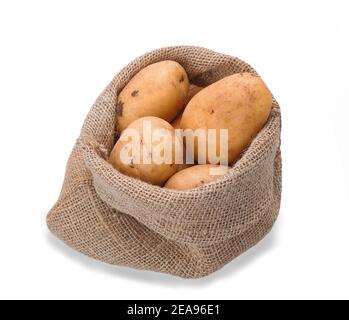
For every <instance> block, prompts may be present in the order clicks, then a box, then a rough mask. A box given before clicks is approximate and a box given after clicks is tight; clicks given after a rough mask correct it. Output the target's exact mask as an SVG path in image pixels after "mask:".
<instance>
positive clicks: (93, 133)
mask: <svg viewBox="0 0 349 320" xmlns="http://www.w3.org/2000/svg"><path fill="white" fill-rule="evenodd" d="M167 59H169V60H175V61H177V62H178V63H180V64H181V65H182V66H183V67H184V68H185V69H186V71H187V73H188V75H189V78H190V80H191V82H192V83H194V84H197V85H205V86H206V85H209V84H211V83H213V82H215V81H217V80H219V79H221V78H223V77H225V76H228V75H231V74H234V73H238V72H243V71H249V72H255V71H254V70H253V69H252V68H251V67H250V66H249V65H248V64H246V63H245V62H243V61H241V60H239V59H237V58H234V57H230V56H227V55H223V54H219V53H216V52H213V51H210V50H207V49H203V48H198V47H187V46H179V47H170V48H163V49H159V50H155V51H152V52H150V53H147V54H145V55H143V56H141V57H139V58H138V59H136V60H134V61H133V62H131V63H130V64H129V65H128V66H126V67H125V68H124V69H122V70H121V71H120V72H119V73H118V74H117V75H116V77H115V78H114V79H113V81H112V82H111V83H110V84H109V86H108V87H107V88H106V89H105V90H104V92H103V93H102V94H101V95H100V97H99V98H98V99H97V101H96V102H95V103H94V105H93V106H92V109H91V111H90V113H89V114H88V116H87V119H86V121H85V124H84V126H83V128H82V131H81V135H80V137H79V139H78V140H77V143H76V145H75V147H74V150H73V152H72V154H71V157H70V159H69V162H68V165H67V172H66V177H65V181H64V185H63V190H62V192H61V195H60V197H59V200H58V202H57V203H56V204H55V206H54V207H53V209H52V210H51V211H50V213H49V215H48V217H47V223H48V227H49V229H50V230H51V231H52V232H53V233H54V234H55V235H56V236H57V237H58V238H60V239H62V240H63V241H64V242H65V243H66V244H68V245H69V246H71V247H72V248H74V249H76V250H78V251H80V252H82V253H84V254H85V255H88V256H90V257H92V258H95V259H98V260H100V261H103V262H106V263H109V264H116V265H123V266H128V267H133V268H138V269H144V270H152V271H157V272H164V273H169V274H172V275H176V276H180V277H184V278H198V277H203V276H206V275H208V274H211V273H213V272H215V271H216V270H218V269H220V268H221V267H223V266H224V265H225V264H227V263H228V262H230V261H231V260H232V259H234V258H235V257H237V256H239V255H240V254H242V253H243V252H244V251H246V250H248V249H249V248H251V247H252V246H254V245H255V244H257V243H258V242H259V241H260V240H261V239H262V238H263V237H264V236H265V235H266V234H267V233H268V232H269V231H270V230H271V228H272V226H273V224H274V222H275V220H276V218H277V216H278V212H279V206H280V197H281V155H280V129H281V116H280V109H279V106H278V104H277V102H276V101H275V100H274V104H273V109H272V113H271V116H270V118H269V120H268V122H267V124H266V126H265V127H264V129H263V130H262V131H261V132H260V133H259V134H258V136H257V137H256V139H255V140H254V141H253V143H252V144H251V146H250V147H249V148H248V149H247V150H246V151H245V153H244V154H243V156H242V157H241V158H240V159H239V160H238V161H237V162H236V163H235V164H234V165H233V167H232V168H231V169H230V170H229V171H228V173H227V174H226V175H225V177H224V178H223V179H222V180H218V181H216V182H213V183H212V184H209V185H206V186H203V187H200V188H198V189H194V190H189V191H185V192H178V191H174V190H169V189H163V188H160V187H157V186H153V185H150V184H147V183H144V182H141V181H138V180H136V179H133V178H130V177H127V176H125V175H123V174H121V173H119V172H118V171H116V170H114V169H113V168H112V167H111V166H110V165H109V164H108V162H107V161H106V160H107V159H108V154H109V152H110V151H111V150H112V148H113V146H114V144H115V142H116V139H117V136H118V133H116V132H115V112H116V111H115V106H116V98H117V92H120V90H121V89H122V88H123V87H124V86H125V84H126V83H127V82H128V81H129V80H130V79H131V77H132V76H133V75H135V74H136V73H137V72H138V71H139V70H141V69H142V68H143V67H145V66H147V65H149V64H151V63H155V62H159V61H161V60H167Z"/></svg>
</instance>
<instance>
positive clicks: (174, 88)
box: [116, 60, 189, 132]
mask: <svg viewBox="0 0 349 320" xmlns="http://www.w3.org/2000/svg"><path fill="white" fill-rule="evenodd" d="M188 90H189V80H188V76H187V73H186V71H185V70H184V68H183V67H182V66H181V65H180V64H179V63H177V62H175V61H171V60H166V61H161V62H158V63H154V64H151V65H149V66H147V67H145V68H144V69H142V70H141V71H140V72H138V73H137V74H136V75H135V76H134V77H133V78H132V79H131V80H130V82H129V83H128V84H127V85H126V86H125V87H124V89H123V90H122V91H121V92H120V94H119V95H118V99H117V106H116V123H117V129H118V131H119V132H121V131H123V130H124V129H126V128H127V127H128V125H129V124H131V123H132V122H133V121H135V120H137V119H139V118H142V117H146V116H153V117H159V118H161V119H164V120H166V121H168V122H171V121H172V120H173V119H174V118H175V117H176V116H177V115H178V114H179V113H180V112H181V111H182V110H183V106H184V102H185V99H186V96H187V94H188Z"/></svg>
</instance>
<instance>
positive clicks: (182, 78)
mask: <svg viewBox="0 0 349 320" xmlns="http://www.w3.org/2000/svg"><path fill="white" fill-rule="evenodd" d="M183 81H184V75H183V74H182V76H181V78H180V79H179V82H181V83H182V82H183Z"/></svg>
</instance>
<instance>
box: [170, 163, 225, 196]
mask: <svg viewBox="0 0 349 320" xmlns="http://www.w3.org/2000/svg"><path fill="white" fill-rule="evenodd" d="M218 167H219V166H216V165H211V164H203V165H197V166H193V167H190V168H187V169H184V170H182V171H180V172H178V173H176V174H175V175H174V176H172V177H171V178H170V179H169V180H168V181H167V182H166V184H165V188H168V189H175V190H188V189H194V188H198V187H201V186H203V185H205V184H207V183H210V182H212V181H215V180H217V179H220V178H222V175H211V174H210V169H212V168H218Z"/></svg>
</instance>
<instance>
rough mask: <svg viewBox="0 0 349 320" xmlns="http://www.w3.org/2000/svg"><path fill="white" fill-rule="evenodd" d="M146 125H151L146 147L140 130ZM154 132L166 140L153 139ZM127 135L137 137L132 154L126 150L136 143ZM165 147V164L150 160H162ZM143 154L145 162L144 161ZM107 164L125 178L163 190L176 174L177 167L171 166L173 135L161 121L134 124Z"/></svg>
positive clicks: (150, 118) (145, 139)
mask: <svg viewBox="0 0 349 320" xmlns="http://www.w3.org/2000/svg"><path fill="white" fill-rule="evenodd" d="M148 125H151V130H149V133H150V135H152V139H151V141H150V143H149V142H147V141H149V140H147V139H148V138H146V136H145V135H147V134H148V133H146V131H144V130H143V129H144V127H145V126H148ZM158 129H160V130H163V132H165V133H166V134H168V135H167V136H166V137H167V138H168V139H162V138H160V139H154V136H153V134H154V131H155V130H158ZM131 130H133V131H131ZM158 132H159V130H158ZM131 133H132V134H133V133H136V134H137V135H138V136H139V139H138V144H137V143H136V147H135V148H134V149H136V150H132V149H131V148H130V146H131V143H132V142H133V143H135V142H137V139H135V138H134V135H132V137H131V136H130V134H131ZM168 144H170V146H169V145H168ZM165 146H168V147H170V149H169V150H170V151H169V152H170V154H169V158H170V163H169V164H167V163H159V162H156V161H155V159H154V158H155V154H157V155H160V156H161V157H162V158H164V157H165V154H167V155H168V153H167V152H166V149H165ZM143 148H144V149H143ZM132 151H134V152H132ZM143 154H144V156H145V158H146V161H144V158H143ZM125 156H126V158H125ZM109 162H110V163H111V164H112V166H113V167H114V168H115V169H117V170H118V171H120V172H121V173H123V174H125V175H128V176H130V177H134V178H137V179H140V180H142V181H145V182H148V183H151V184H154V185H159V186H163V185H164V183H165V182H166V181H167V180H168V179H169V178H170V177H171V176H172V175H173V174H175V173H176V172H177V166H176V165H175V164H174V162H175V132H174V129H173V127H172V126H171V125H170V124H169V123H168V122H166V121H165V120H163V119H160V118H156V117H144V118H140V119H138V120H136V121H134V122H133V123H131V124H130V125H129V126H128V127H127V130H124V131H123V133H122V134H121V136H120V139H119V140H118V142H117V143H116V145H115V147H114V149H113V151H112V153H111V155H110V159H109Z"/></svg>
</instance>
